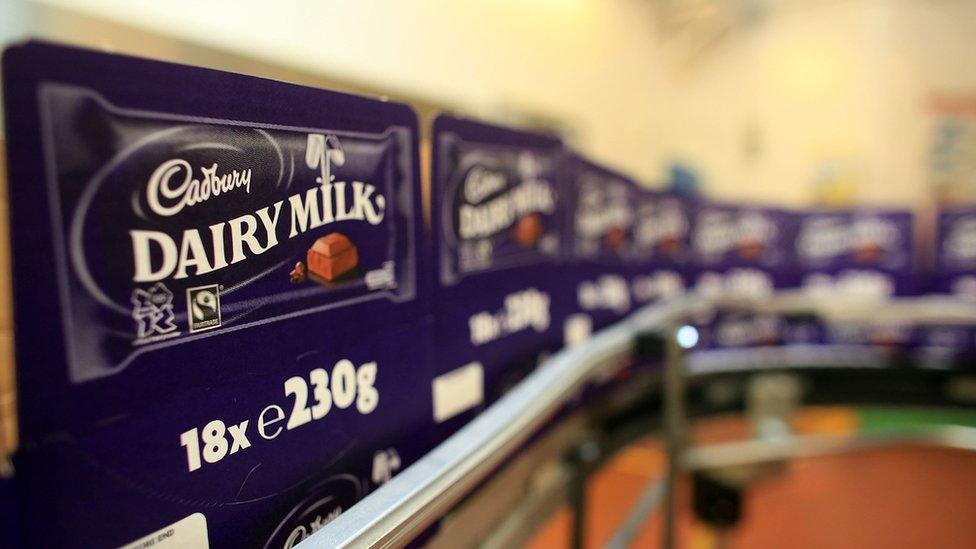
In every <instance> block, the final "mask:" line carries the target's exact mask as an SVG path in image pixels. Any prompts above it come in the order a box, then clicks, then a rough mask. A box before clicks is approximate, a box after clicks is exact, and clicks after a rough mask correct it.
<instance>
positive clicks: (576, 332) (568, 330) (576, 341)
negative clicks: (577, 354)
mask: <svg viewBox="0 0 976 549" xmlns="http://www.w3.org/2000/svg"><path fill="white" fill-rule="evenodd" d="M591 334H593V319H592V318H590V315H588V314H584V313H578V314H575V315H570V316H569V317H567V318H566V322H564V323H563V341H564V342H565V344H566V346H567V347H575V346H577V345H580V344H582V343H585V342H586V341H587V340H589V339H590V335H591Z"/></svg>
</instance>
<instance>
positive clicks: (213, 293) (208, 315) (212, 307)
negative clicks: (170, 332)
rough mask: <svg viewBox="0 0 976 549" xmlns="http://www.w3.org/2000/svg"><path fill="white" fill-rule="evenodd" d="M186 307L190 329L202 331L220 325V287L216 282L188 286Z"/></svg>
mask: <svg viewBox="0 0 976 549" xmlns="http://www.w3.org/2000/svg"><path fill="white" fill-rule="evenodd" d="M186 307H187V309H189V313H190V314H188V315H187V317H188V318H189V319H190V331H191V332H200V331H203V330H210V329H213V328H217V327H219V326H220V287H219V286H217V285H216V284H213V285H210V286H199V287H196V288H187V290H186Z"/></svg>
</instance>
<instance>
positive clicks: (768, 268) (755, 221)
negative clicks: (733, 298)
mask: <svg viewBox="0 0 976 549" xmlns="http://www.w3.org/2000/svg"><path fill="white" fill-rule="evenodd" d="M795 229H796V225H795V220H794V217H793V215H792V214H791V213H790V212H787V211H785V210H780V209H774V208H760V207H755V206H745V205H729V204H715V203H707V202H706V203H699V204H698V207H697V208H696V211H695V222H694V228H693V233H692V238H691V246H692V250H693V253H694V264H695V266H694V271H695V274H694V280H695V286H696V287H697V288H698V289H699V290H700V291H703V292H706V293H711V292H731V293H734V294H737V295H750V296H754V297H762V296H766V295H769V294H771V293H772V292H773V291H774V290H776V289H780V288H787V287H790V286H791V285H792V284H793V281H794V279H793V264H792V244H793V238H794V235H795Z"/></svg>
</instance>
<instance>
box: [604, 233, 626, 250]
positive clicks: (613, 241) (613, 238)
mask: <svg viewBox="0 0 976 549" xmlns="http://www.w3.org/2000/svg"><path fill="white" fill-rule="evenodd" d="M625 240H627V231H625V230H623V229H621V228H620V227H614V228H612V229H610V230H609V231H607V233H606V234H605V235H603V243H604V244H605V245H606V246H607V247H608V248H610V249H611V250H616V249H617V248H619V247H620V246H622V245H623V243H624V241H625Z"/></svg>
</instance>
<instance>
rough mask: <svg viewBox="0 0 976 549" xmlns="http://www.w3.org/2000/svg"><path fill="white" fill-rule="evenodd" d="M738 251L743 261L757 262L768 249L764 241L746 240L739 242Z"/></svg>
mask: <svg viewBox="0 0 976 549" xmlns="http://www.w3.org/2000/svg"><path fill="white" fill-rule="evenodd" d="M738 249H739V256H740V257H742V258H743V259H750V260H757V259H759V256H761V255H762V253H763V250H765V249H766V246H765V245H764V244H763V242H762V240H759V239H754V238H746V239H743V240H741V241H740V242H739V246H738Z"/></svg>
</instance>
